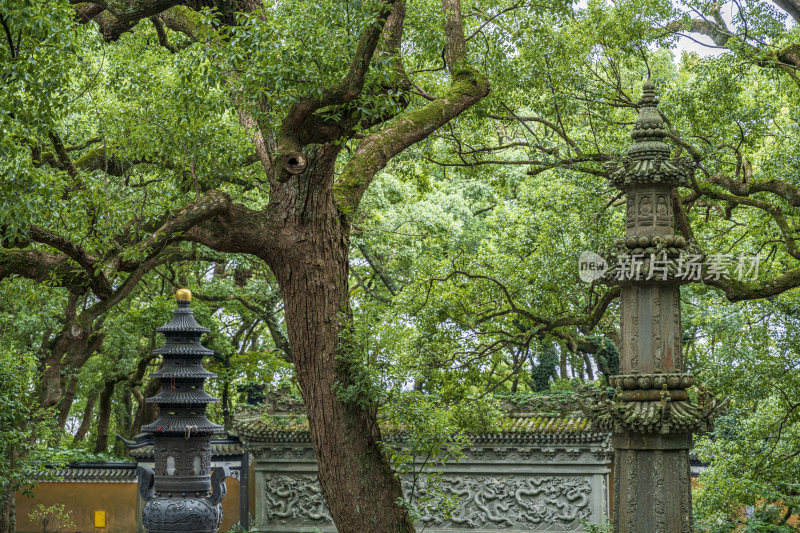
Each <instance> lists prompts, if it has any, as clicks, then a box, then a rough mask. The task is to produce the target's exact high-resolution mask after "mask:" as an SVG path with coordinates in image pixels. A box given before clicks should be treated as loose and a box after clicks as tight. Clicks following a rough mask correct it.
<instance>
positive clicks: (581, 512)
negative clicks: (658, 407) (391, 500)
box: [256, 473, 592, 531]
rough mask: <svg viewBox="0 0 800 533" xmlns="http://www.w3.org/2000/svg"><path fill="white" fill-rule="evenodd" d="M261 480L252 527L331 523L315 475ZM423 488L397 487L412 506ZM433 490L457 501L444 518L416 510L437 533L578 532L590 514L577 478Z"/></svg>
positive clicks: (500, 478) (504, 478)
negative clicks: (259, 509) (446, 532)
mask: <svg viewBox="0 0 800 533" xmlns="http://www.w3.org/2000/svg"><path fill="white" fill-rule="evenodd" d="M261 475H263V476H264V478H263V485H262V486H263V487H264V490H263V493H262V495H261V503H262V505H264V509H263V513H260V515H261V516H262V517H263V518H262V521H263V523H260V524H256V525H257V526H271V525H272V526H274V525H283V526H286V525H317V526H323V525H327V524H330V523H331V519H330V515H329V513H328V510H327V508H326V507H325V503H324V499H323V496H322V493H321V492H320V488H319V483H318V482H317V477H316V475H315V474H296V473H291V474H282V473H281V474H279V473H263V474H261ZM412 488H413V489H414V490H413V491H412ZM429 488H430V487H428V486H427V483H426V482H425V481H418V482H417V485H416V487H412V483H411V482H410V481H409V480H405V481H404V483H403V489H404V492H405V494H406V497H408V496H409V495H410V494H412V493H413V494H414V495H415V500H416V501H426V496H428V495H429V494H428V493H429ZM437 490H438V491H440V493H442V492H443V493H444V494H445V495H446V496H448V497H456V498H458V501H459V505H458V506H457V508H456V509H455V511H454V512H453V514H452V515H451V516H449V517H444V516H442V514H440V513H439V512H438V511H437V506H436V504H430V505H427V506H426V505H420V506H417V513H418V517H419V520H420V522H421V523H422V524H423V525H425V526H426V527H435V528H437V529H452V530H465V531H469V530H473V529H481V530H484V531H485V530H487V529H489V530H506V529H509V528H513V529H517V530H520V529H521V530H530V531H542V530H545V531H546V530H560V531H565V530H566V531H571V530H575V531H579V530H581V527H582V526H581V523H580V521H581V520H588V519H589V518H590V517H591V512H592V509H591V499H592V498H591V496H592V486H591V484H590V482H589V480H588V479H587V478H585V477H582V476H566V475H561V476H558V475H553V476H546V475H545V476H530V475H528V476H521V475H513V474H504V475H485V474H484V475H477V474H476V475H445V476H444V477H442V478H441V479H440V480H439V482H438V487H437ZM412 505H413V502H412Z"/></svg>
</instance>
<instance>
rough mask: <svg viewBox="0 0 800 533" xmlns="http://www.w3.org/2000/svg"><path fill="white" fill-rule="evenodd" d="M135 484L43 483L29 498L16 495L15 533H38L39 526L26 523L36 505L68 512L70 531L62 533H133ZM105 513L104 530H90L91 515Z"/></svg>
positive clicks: (39, 531) (92, 520)
mask: <svg viewBox="0 0 800 533" xmlns="http://www.w3.org/2000/svg"><path fill="white" fill-rule="evenodd" d="M137 496H138V490H137V487H136V484H135V483H71V482H43V483H39V486H38V487H36V488H35V489H34V496H33V498H29V497H27V496H22V495H21V494H17V532H18V533H41V531H42V525H41V524H35V523H32V522H31V521H30V520H29V519H28V513H30V512H31V511H32V510H33V508H34V507H35V506H36V504H39V503H41V504H42V505H44V506H45V507H47V506H49V505H53V504H54V503H63V504H64V507H65V510H67V511H72V521H73V522H74V523H75V526H76V527H75V528H74V529H63V530H60V531H64V532H67V531H69V532H73V533H74V532H77V531H80V532H81V533H96V532H102V533H135V532H136V499H137ZM95 511H105V512H106V525H107V526H108V527H106V528H96V527H94V512H95Z"/></svg>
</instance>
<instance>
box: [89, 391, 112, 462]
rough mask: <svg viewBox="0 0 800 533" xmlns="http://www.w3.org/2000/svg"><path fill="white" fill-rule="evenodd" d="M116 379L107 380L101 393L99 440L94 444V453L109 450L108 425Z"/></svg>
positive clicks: (98, 418)
mask: <svg viewBox="0 0 800 533" xmlns="http://www.w3.org/2000/svg"><path fill="white" fill-rule="evenodd" d="M116 384H117V382H116V381H115V380H112V381H107V382H106V384H105V387H103V392H101V393H100V402H99V403H100V405H99V406H98V409H99V411H98V413H97V415H98V417H97V440H96V441H95V445H94V453H105V452H106V451H108V427H109V425H110V422H111V398H113V396H114V388H115V386H116Z"/></svg>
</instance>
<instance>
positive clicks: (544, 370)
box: [530, 343, 558, 392]
mask: <svg viewBox="0 0 800 533" xmlns="http://www.w3.org/2000/svg"><path fill="white" fill-rule="evenodd" d="M557 365H558V355H557V354H556V348H555V346H553V344H552V343H542V351H541V354H540V355H539V364H537V365H534V363H533V361H531V384H530V387H531V390H532V391H533V392H543V391H546V390H550V380H551V379H557V378H558V374H557V372H556V366H557Z"/></svg>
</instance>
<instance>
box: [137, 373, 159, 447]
mask: <svg viewBox="0 0 800 533" xmlns="http://www.w3.org/2000/svg"><path fill="white" fill-rule="evenodd" d="M160 391H161V382H160V381H159V380H157V379H151V380H149V381H147V384H146V385H145V387H144V392H139V393H136V394H134V397H135V398H136V401H137V402H138V404H139V405H138V407H137V408H136V416H134V418H133V426H132V427H131V437H135V436H136V435H138V434H139V433H141V432H142V426H144V425H145V424H149V423H150V422H152V421H153V420H155V419H156V418H157V417H158V405H157V404H155V403H147V402H146V401H145V399H146V398H150V397H151V396H155V395H156V394H158V393H159V392H160Z"/></svg>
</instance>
